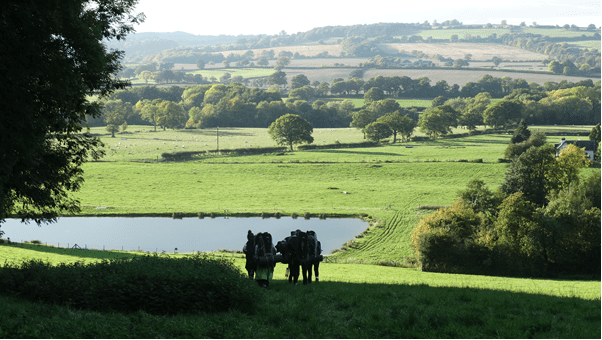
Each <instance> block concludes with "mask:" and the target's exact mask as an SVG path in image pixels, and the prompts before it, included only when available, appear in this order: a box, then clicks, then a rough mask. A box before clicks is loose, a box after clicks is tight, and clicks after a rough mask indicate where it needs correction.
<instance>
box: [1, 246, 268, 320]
mask: <svg viewBox="0 0 602 340" xmlns="http://www.w3.org/2000/svg"><path fill="white" fill-rule="evenodd" d="M0 293H2V294H4V295H12V296H17V297H20V298H24V299H28V300H32V301H37V302H46V303H54V304H59V305H67V306H70V307H72V308H75V309H90V310H95V311H103V312H105V311H119V312H135V311H139V310H142V311H145V312H147V313H149V314H155V315H173V314H188V313H199V312H225V311H230V310H239V311H241V312H245V313H250V312H252V311H253V310H254V309H255V301H257V299H256V297H257V296H258V295H259V294H261V293H262V292H261V291H259V290H258V288H257V286H256V285H254V284H253V283H252V282H251V280H249V279H248V278H246V276H245V275H244V274H242V272H241V271H240V270H239V269H238V268H236V267H235V266H234V264H233V263H232V262H231V261H228V260H224V259H213V258H210V257H209V256H207V255H199V254H196V255H192V256H188V257H184V258H172V257H169V256H166V255H161V256H159V255H157V254H155V255H146V256H140V257H135V258H132V259H127V260H118V259H111V260H103V261H102V262H98V263H90V264H83V263H81V262H76V263H70V264H65V263H63V264H60V265H58V266H52V265H51V264H50V263H47V262H44V261H41V260H30V261H26V262H23V263H21V264H10V263H5V264H4V265H3V266H2V267H0Z"/></svg>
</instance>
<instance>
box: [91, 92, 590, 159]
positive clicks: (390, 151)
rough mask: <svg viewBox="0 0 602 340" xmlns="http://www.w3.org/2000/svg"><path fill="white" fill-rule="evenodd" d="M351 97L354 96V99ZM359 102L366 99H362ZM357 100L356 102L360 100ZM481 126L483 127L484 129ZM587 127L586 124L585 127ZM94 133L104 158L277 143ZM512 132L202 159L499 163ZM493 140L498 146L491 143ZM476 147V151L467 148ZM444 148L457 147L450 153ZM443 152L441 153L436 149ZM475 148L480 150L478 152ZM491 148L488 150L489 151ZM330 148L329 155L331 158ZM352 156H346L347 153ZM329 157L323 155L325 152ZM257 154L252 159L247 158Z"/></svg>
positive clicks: (223, 133) (231, 135)
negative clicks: (474, 160)
mask: <svg viewBox="0 0 602 340" xmlns="http://www.w3.org/2000/svg"><path fill="white" fill-rule="evenodd" d="M352 101H353V100H352ZM359 101H361V102H363V99H360V100H359ZM359 101H358V100H356V101H355V102H354V104H356V105H358V104H359V103H360V102H359ZM430 102H431V101H430V100H400V104H401V105H402V106H404V107H405V106H408V105H409V106H414V105H416V104H424V105H425V106H430ZM481 129H482V128H481ZM583 129H586V128H583ZM590 129H591V127H590ZM91 132H92V133H93V134H94V135H96V136H99V137H100V138H101V139H102V140H103V142H104V143H105V151H106V155H105V157H104V158H103V159H102V160H103V161H130V160H135V161H142V160H148V161H152V160H155V161H156V160H158V159H160V158H162V156H161V154H163V153H164V152H169V153H173V152H180V151H182V152H183V151H199V152H208V151H212V150H216V149H217V148H218V133H219V149H221V150H224V149H242V148H247V149H252V148H258V147H275V146H278V145H277V144H276V143H274V141H273V140H272V139H271V138H270V136H269V135H268V133H267V129H261V128H220V129H219V132H218V131H217V129H215V128H211V129H183V130H166V131H161V130H160V129H159V130H158V131H157V132H154V131H153V127H152V126H146V125H132V126H129V127H128V130H127V131H126V132H125V133H123V132H122V133H118V134H116V135H115V138H111V136H110V134H109V133H108V132H107V131H106V130H105V128H104V127H95V128H92V129H91ZM453 133H467V130H465V129H461V128H458V129H454V131H453ZM414 136H422V137H423V136H425V135H424V134H423V133H421V132H419V131H418V130H415V133H414ZM313 137H314V143H313V144H315V145H324V144H334V143H336V142H337V141H338V142H339V143H359V142H363V141H364V139H363V134H362V132H361V131H360V130H358V129H356V128H339V129H314V133H313ZM509 138H510V137H509V136H508V135H495V134H493V135H492V134H488V135H477V136H466V137H462V138H452V139H444V140H437V141H430V140H426V141H420V142H415V143H411V146H414V148H406V146H408V145H406V144H399V143H398V144H395V145H388V144H385V145H383V146H381V147H378V148H369V149H366V150H364V149H349V151H348V152H343V151H340V150H331V151H319V150H312V151H308V152H301V153H292V154H290V153H289V154H287V155H286V156H279V155H277V156H274V155H270V154H267V155H261V156H245V157H244V158H239V157H238V156H237V157H234V156H226V155H224V156H216V155H213V154H212V155H210V157H207V158H199V160H205V161H213V162H214V161H219V162H222V161H224V162H229V160H232V161H243V160H245V159H253V162H256V161H257V160H256V158H257V157H260V158H261V159H262V160H263V161H264V162H271V161H280V160H283V159H286V160H290V159H295V158H296V157H299V158H298V159H300V160H304V161H320V162H322V161H328V160H329V159H330V158H329V157H331V156H332V155H333V154H332V152H334V154H338V156H337V157H336V159H334V161H335V162H336V161H337V160H338V161H349V162H360V161H364V162H365V161H381V162H384V161H396V162H400V161H426V160H432V159H437V160H440V161H444V160H458V159H467V158H471V157H470V155H471V154H472V155H473V156H475V157H472V158H484V159H486V161H495V160H497V158H500V157H497V156H499V155H502V154H503V148H505V146H506V144H507V140H508V139H509ZM492 143H495V145H492ZM467 145H468V146H474V147H476V148H475V149H471V148H468V149H466V146H467ZM446 148H453V149H456V150H455V151H454V152H452V153H450V150H447V149H446ZM435 150H441V151H435ZM475 150H479V151H478V152H476V153H475ZM485 150H487V151H485ZM328 152H331V153H330V156H328V155H329V154H328ZM346 153H347V154H349V155H350V156H348V157H344V156H343V155H344V154H346ZM324 154H325V155H327V156H323V155H324ZM249 157H254V158H249Z"/></svg>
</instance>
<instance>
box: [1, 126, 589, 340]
mask: <svg viewBox="0 0 602 340" xmlns="http://www.w3.org/2000/svg"><path fill="white" fill-rule="evenodd" d="M530 129H531V130H532V131H535V130H537V129H540V131H546V132H548V133H551V134H552V136H549V137H548V142H554V141H556V139H559V137H560V136H563V135H565V133H571V132H576V131H582V132H584V131H585V132H588V131H590V130H591V127H588V126H583V127H556V126H555V127H530ZM129 130H130V131H132V132H131V133H128V134H121V135H118V137H117V138H114V139H113V138H110V137H109V136H108V135H107V134H106V133H105V132H104V131H103V130H102V128H94V129H92V132H93V133H95V134H97V135H100V137H101V138H102V139H103V140H104V141H105V142H106V143H107V144H108V145H107V147H108V148H111V147H112V148H115V145H118V146H119V149H118V150H117V151H114V153H113V154H111V153H109V154H108V155H107V157H106V159H105V160H104V161H101V162H92V163H87V164H85V165H84V171H85V173H84V176H85V183H84V185H83V188H82V190H81V191H80V192H78V193H77V194H76V195H75V196H74V197H75V198H77V199H79V200H80V201H81V204H82V206H83V213H84V214H89V215H94V214H151V213H152V214H156V213H165V214H170V213H172V212H183V213H192V214H195V213H198V212H201V211H203V212H206V213H209V212H216V213H219V214H237V213H238V214H247V215H249V214H253V215H258V214H260V213H262V212H269V213H273V212H281V213H282V214H284V215H290V214H293V213H297V214H299V215H302V214H304V213H305V212H310V213H311V214H312V215H313V216H316V215H317V214H319V213H324V214H327V215H328V216H333V215H337V216H342V215H344V216H358V215H360V214H363V215H364V216H368V218H369V219H370V220H371V223H370V227H369V228H368V229H366V230H365V231H364V232H362V233H361V234H359V235H357V236H356V237H355V238H354V239H353V240H350V241H349V242H347V243H345V244H344V245H342V246H341V248H340V250H339V251H335V252H334V253H333V254H330V255H328V254H327V256H326V259H325V261H324V262H323V263H322V264H321V265H320V282H319V283H312V284H311V285H309V286H301V285H299V286H291V285H289V284H288V283H287V282H286V281H285V277H284V274H285V269H286V266H285V265H282V264H278V265H277V266H276V268H275V272H274V280H273V281H272V284H271V285H270V289H269V290H267V291H261V292H259V293H258V295H257V296H256V299H257V301H258V305H257V310H256V312H252V313H243V312H240V311H230V312H221V313H199V312H195V311H191V310H185V311H183V313H182V314H179V315H175V316H156V315H151V314H148V313H145V312H137V313H118V312H106V313H100V312H95V311H91V310H85V309H84V310H75V309H71V308H67V307H64V306H60V305H47V304H43V303H33V302H27V301H24V300H21V299H17V298H15V297H8V296H0V320H2V321H0V336H1V337H4V338H19V337H28V338H31V337H41V338H55V337H61V338H100V337H102V338H116V337H119V338H151V337H162V338H185V337H192V338H204V337H210V338H241V337H244V338H304V337H309V338H408V337H414V338H451V337H454V338H456V337H461V338H497V337H502V338H530V337H536V338H599V337H600V281H599V280H593V281H589V280H577V279H570V278H564V279H529V278H506V277H490V276H479V275H449V274H438V273H423V272H421V271H420V270H419V269H417V268H404V267H412V266H413V262H414V261H415V260H414V259H413V250H412V249H411V247H410V242H409V239H410V237H409V235H410V233H411V231H412V229H413V227H414V226H415V224H416V223H417V221H418V219H419V218H420V217H421V216H423V215H424V214H425V213H426V212H428V210H421V209H418V208H419V207H420V206H425V205H429V206H444V205H450V204H451V203H452V202H453V201H454V199H455V197H456V194H457V192H458V190H461V189H464V188H465V186H466V184H467V183H468V181H470V180H471V179H475V178H478V179H482V180H484V181H485V182H486V183H487V185H488V186H489V187H490V188H491V189H495V188H497V186H498V185H499V183H501V181H502V180H503V176H504V172H505V170H506V167H507V165H506V164H503V163H498V162H497V159H498V158H501V157H502V155H503V150H504V148H505V147H506V145H507V144H508V141H509V139H510V135H508V134H487V135H474V136H468V135H466V136H463V137H456V138H448V139H441V140H436V141H423V142H411V143H397V144H393V145H390V144H385V145H383V146H379V147H373V148H354V149H324V150H308V151H294V152H287V153H274V154H264V155H248V156H241V155H227V154H222V155H219V154H205V155H202V156H199V157H196V158H193V159H192V160H191V161H187V162H174V163H161V162H159V163H156V162H153V163H143V162H138V161H136V160H139V159H156V157H158V156H157V155H158V154H160V153H161V152H164V151H171V152H173V151H175V150H181V149H182V148H178V147H176V146H175V144H176V143H178V145H180V143H181V145H185V148H184V149H183V150H190V149H191V148H192V145H196V146H198V147H199V149H201V148H204V147H207V148H209V145H210V144H211V143H214V142H217V141H216V140H215V137H214V136H215V133H216V132H217V131H216V130H207V131H206V130H177V131H159V132H149V130H151V127H149V126H131V127H130V128H129ZM137 131H139V132H137ZM459 131H460V130H459ZM221 133H223V135H221ZM226 136H227V137H226ZM121 137H123V138H125V140H122V139H121ZM314 138H315V139H316V143H317V144H320V143H333V142H334V141H335V140H337V139H339V140H340V141H341V142H345V143H347V142H354V141H361V140H362V135H361V132H359V131H358V130H357V129H351V128H348V129H316V130H314ZM176 139H177V142H176ZM197 139H199V140H200V141H197ZM184 142H186V143H184ZM205 142H207V144H208V145H207V146H205V145H204V144H205ZM245 142H246V143H245ZM117 143H121V144H117ZM128 143H131V145H130V144H128ZM163 143H165V144H163ZM222 143H223V144H222ZM250 143H253V145H259V146H273V144H272V141H271V140H270V139H269V138H267V133H266V131H265V129H232V128H223V129H220V147H222V145H223V147H226V146H228V147H230V148H236V147H243V146H247V145H248V144H250ZM170 144H171V145H170ZM125 146H128V148H127V149H125ZM139 146H140V150H139V149H137V148H138V147H139ZM142 146H144V147H142ZM409 146H412V147H409ZM249 147H250V145H249ZM163 148H164V149H163ZM126 150H127V151H126ZM144 150H146V151H144ZM109 151H111V150H109ZM111 152H113V151H111ZM128 153H131V154H128ZM481 160H482V163H481ZM477 161H478V162H477ZM587 171H599V169H587ZM344 192H346V193H344ZM97 207H103V208H106V209H96V208H97ZM312 218H314V217H312ZM328 218H329V217H327V220H328ZM43 227H44V226H42V228H43ZM6 236H10V235H6ZM241 238H244V235H241ZM41 241H42V242H43V241H44V240H41ZM137 255H143V253H141V252H130V253H127V252H125V253H124V252H114V251H112V252H103V251H90V250H73V249H60V248H54V247H45V246H42V245H31V244H18V245H14V244H11V245H7V244H0V263H4V261H7V262H8V263H10V262H13V263H14V262H16V263H18V262H20V261H23V260H31V259H39V260H43V261H48V262H50V263H52V264H56V263H57V262H58V263H60V262H65V263H72V262H75V261H83V262H84V263H88V262H96V261H100V260H101V259H102V258H105V257H106V258H115V257H127V256H137ZM170 256H173V257H183V256H186V254H178V255H170ZM212 256H215V257H223V258H229V259H231V260H232V261H233V263H234V265H235V266H236V267H238V268H240V269H241V270H243V268H244V258H243V255H242V254H240V253H229V252H227V253H224V252H216V253H212ZM249 284H250V285H252V284H253V283H252V282H251V281H249ZM293 320H294V321H295V322H292V321H293Z"/></svg>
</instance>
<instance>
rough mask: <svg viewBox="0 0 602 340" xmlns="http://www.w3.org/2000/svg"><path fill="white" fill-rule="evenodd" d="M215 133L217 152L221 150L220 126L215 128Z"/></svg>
mask: <svg viewBox="0 0 602 340" xmlns="http://www.w3.org/2000/svg"><path fill="white" fill-rule="evenodd" d="M215 135H216V136H217V152H219V126H218V127H217V129H216V130H215Z"/></svg>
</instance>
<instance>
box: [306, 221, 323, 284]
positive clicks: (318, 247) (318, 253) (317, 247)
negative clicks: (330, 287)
mask: <svg viewBox="0 0 602 340" xmlns="http://www.w3.org/2000/svg"><path fill="white" fill-rule="evenodd" d="M307 234H308V235H309V236H310V238H311V240H312V242H313V244H314V253H313V255H314V257H313V261H312V263H313V266H314V273H315V278H316V282H319V281H320V262H321V261H322V260H324V256H322V244H321V243H320V241H318V235H316V232H315V231H313V230H310V231H308V232H307ZM310 280H311V273H310Z"/></svg>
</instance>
